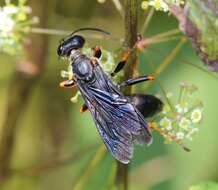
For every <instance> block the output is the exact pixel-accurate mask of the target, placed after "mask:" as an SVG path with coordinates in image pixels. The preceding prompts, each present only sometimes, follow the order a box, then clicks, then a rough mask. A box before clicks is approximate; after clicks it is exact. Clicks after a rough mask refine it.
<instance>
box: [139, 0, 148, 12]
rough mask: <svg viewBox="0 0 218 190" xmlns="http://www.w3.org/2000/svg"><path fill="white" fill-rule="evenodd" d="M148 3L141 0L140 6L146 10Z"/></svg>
mask: <svg viewBox="0 0 218 190" xmlns="http://www.w3.org/2000/svg"><path fill="white" fill-rule="evenodd" d="M148 6H149V4H148V1H142V3H141V8H142V9H144V10H146V9H147V8H148Z"/></svg>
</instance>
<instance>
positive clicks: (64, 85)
mask: <svg viewBox="0 0 218 190" xmlns="http://www.w3.org/2000/svg"><path fill="white" fill-rule="evenodd" d="M60 87H61V88H73V87H76V82H75V80H73V79H69V80H65V81H63V82H61V83H60Z"/></svg>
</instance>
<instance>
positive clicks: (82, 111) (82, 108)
mask: <svg viewBox="0 0 218 190" xmlns="http://www.w3.org/2000/svg"><path fill="white" fill-rule="evenodd" d="M87 110H88V107H87V105H86V104H83V105H82V106H81V108H80V110H79V111H80V113H84V112H85V111H87Z"/></svg>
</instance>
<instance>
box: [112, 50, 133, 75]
mask: <svg viewBox="0 0 218 190" xmlns="http://www.w3.org/2000/svg"><path fill="white" fill-rule="evenodd" d="M132 50H133V49H131V48H129V49H128V51H127V52H126V53H125V54H124V55H123V57H122V60H121V61H120V62H119V63H118V64H117V66H116V68H115V69H114V71H113V72H112V73H111V76H112V77H114V76H115V75H116V74H117V73H118V72H120V71H121V70H122V69H123V67H124V66H125V64H126V62H127V61H128V59H129V56H130V54H131V52H132Z"/></svg>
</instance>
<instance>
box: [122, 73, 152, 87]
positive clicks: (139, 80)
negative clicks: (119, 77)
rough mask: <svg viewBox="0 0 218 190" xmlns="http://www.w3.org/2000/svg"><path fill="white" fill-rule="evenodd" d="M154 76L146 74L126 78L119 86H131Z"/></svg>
mask: <svg viewBox="0 0 218 190" xmlns="http://www.w3.org/2000/svg"><path fill="white" fill-rule="evenodd" d="M154 79H155V77H154V76H152V75H147V76H139V77H137V78H134V79H129V80H126V81H124V82H122V83H121V84H119V87H123V86H131V85H134V84H137V83H140V82H144V81H148V80H154Z"/></svg>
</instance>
